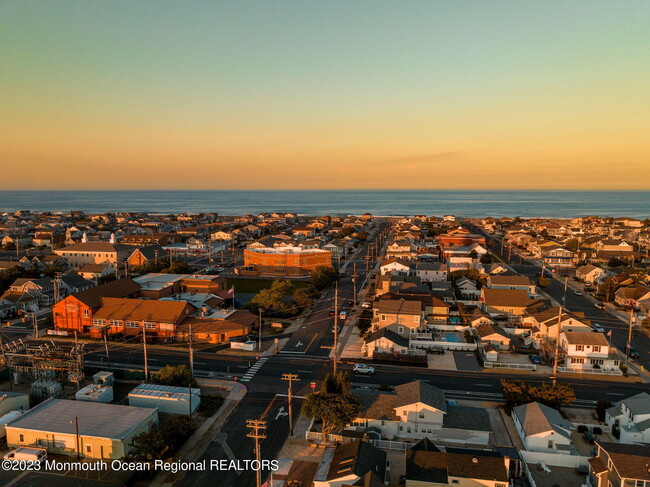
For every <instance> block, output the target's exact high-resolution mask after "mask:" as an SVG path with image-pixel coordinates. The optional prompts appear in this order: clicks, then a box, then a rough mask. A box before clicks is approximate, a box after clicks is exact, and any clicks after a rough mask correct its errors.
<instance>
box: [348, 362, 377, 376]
mask: <svg viewBox="0 0 650 487" xmlns="http://www.w3.org/2000/svg"><path fill="white" fill-rule="evenodd" d="M352 372H354V373H355V374H368V375H372V374H374V373H375V368H374V367H371V366H370V365H367V364H354V367H352Z"/></svg>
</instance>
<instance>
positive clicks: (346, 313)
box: [339, 311, 348, 320]
mask: <svg viewBox="0 0 650 487" xmlns="http://www.w3.org/2000/svg"><path fill="white" fill-rule="evenodd" d="M347 317H348V312H347V311H341V313H340V314H339V320H344V319H346V318H347Z"/></svg>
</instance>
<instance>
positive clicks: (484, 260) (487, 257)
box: [481, 252, 492, 264]
mask: <svg viewBox="0 0 650 487" xmlns="http://www.w3.org/2000/svg"><path fill="white" fill-rule="evenodd" d="M491 263H492V254H490V253H489V252H486V253H484V254H483V255H481V264H491Z"/></svg>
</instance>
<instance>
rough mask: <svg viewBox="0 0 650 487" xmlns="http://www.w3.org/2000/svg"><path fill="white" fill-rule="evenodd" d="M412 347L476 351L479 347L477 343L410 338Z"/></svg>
mask: <svg viewBox="0 0 650 487" xmlns="http://www.w3.org/2000/svg"><path fill="white" fill-rule="evenodd" d="M409 347H410V348H420V349H423V350H426V349H429V348H433V347H442V348H444V349H446V350H464V351H470V352H472V351H474V350H476V348H477V347H478V345H477V344H476V343H460V342H439V341H433V340H409Z"/></svg>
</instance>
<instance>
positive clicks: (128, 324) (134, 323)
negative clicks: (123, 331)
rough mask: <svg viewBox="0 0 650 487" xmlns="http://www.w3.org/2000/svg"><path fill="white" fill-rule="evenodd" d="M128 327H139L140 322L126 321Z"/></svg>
mask: <svg viewBox="0 0 650 487" xmlns="http://www.w3.org/2000/svg"><path fill="white" fill-rule="evenodd" d="M125 323H126V327H127V328H138V327H139V326H140V324H139V323H138V322H137V321H126V322H125Z"/></svg>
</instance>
